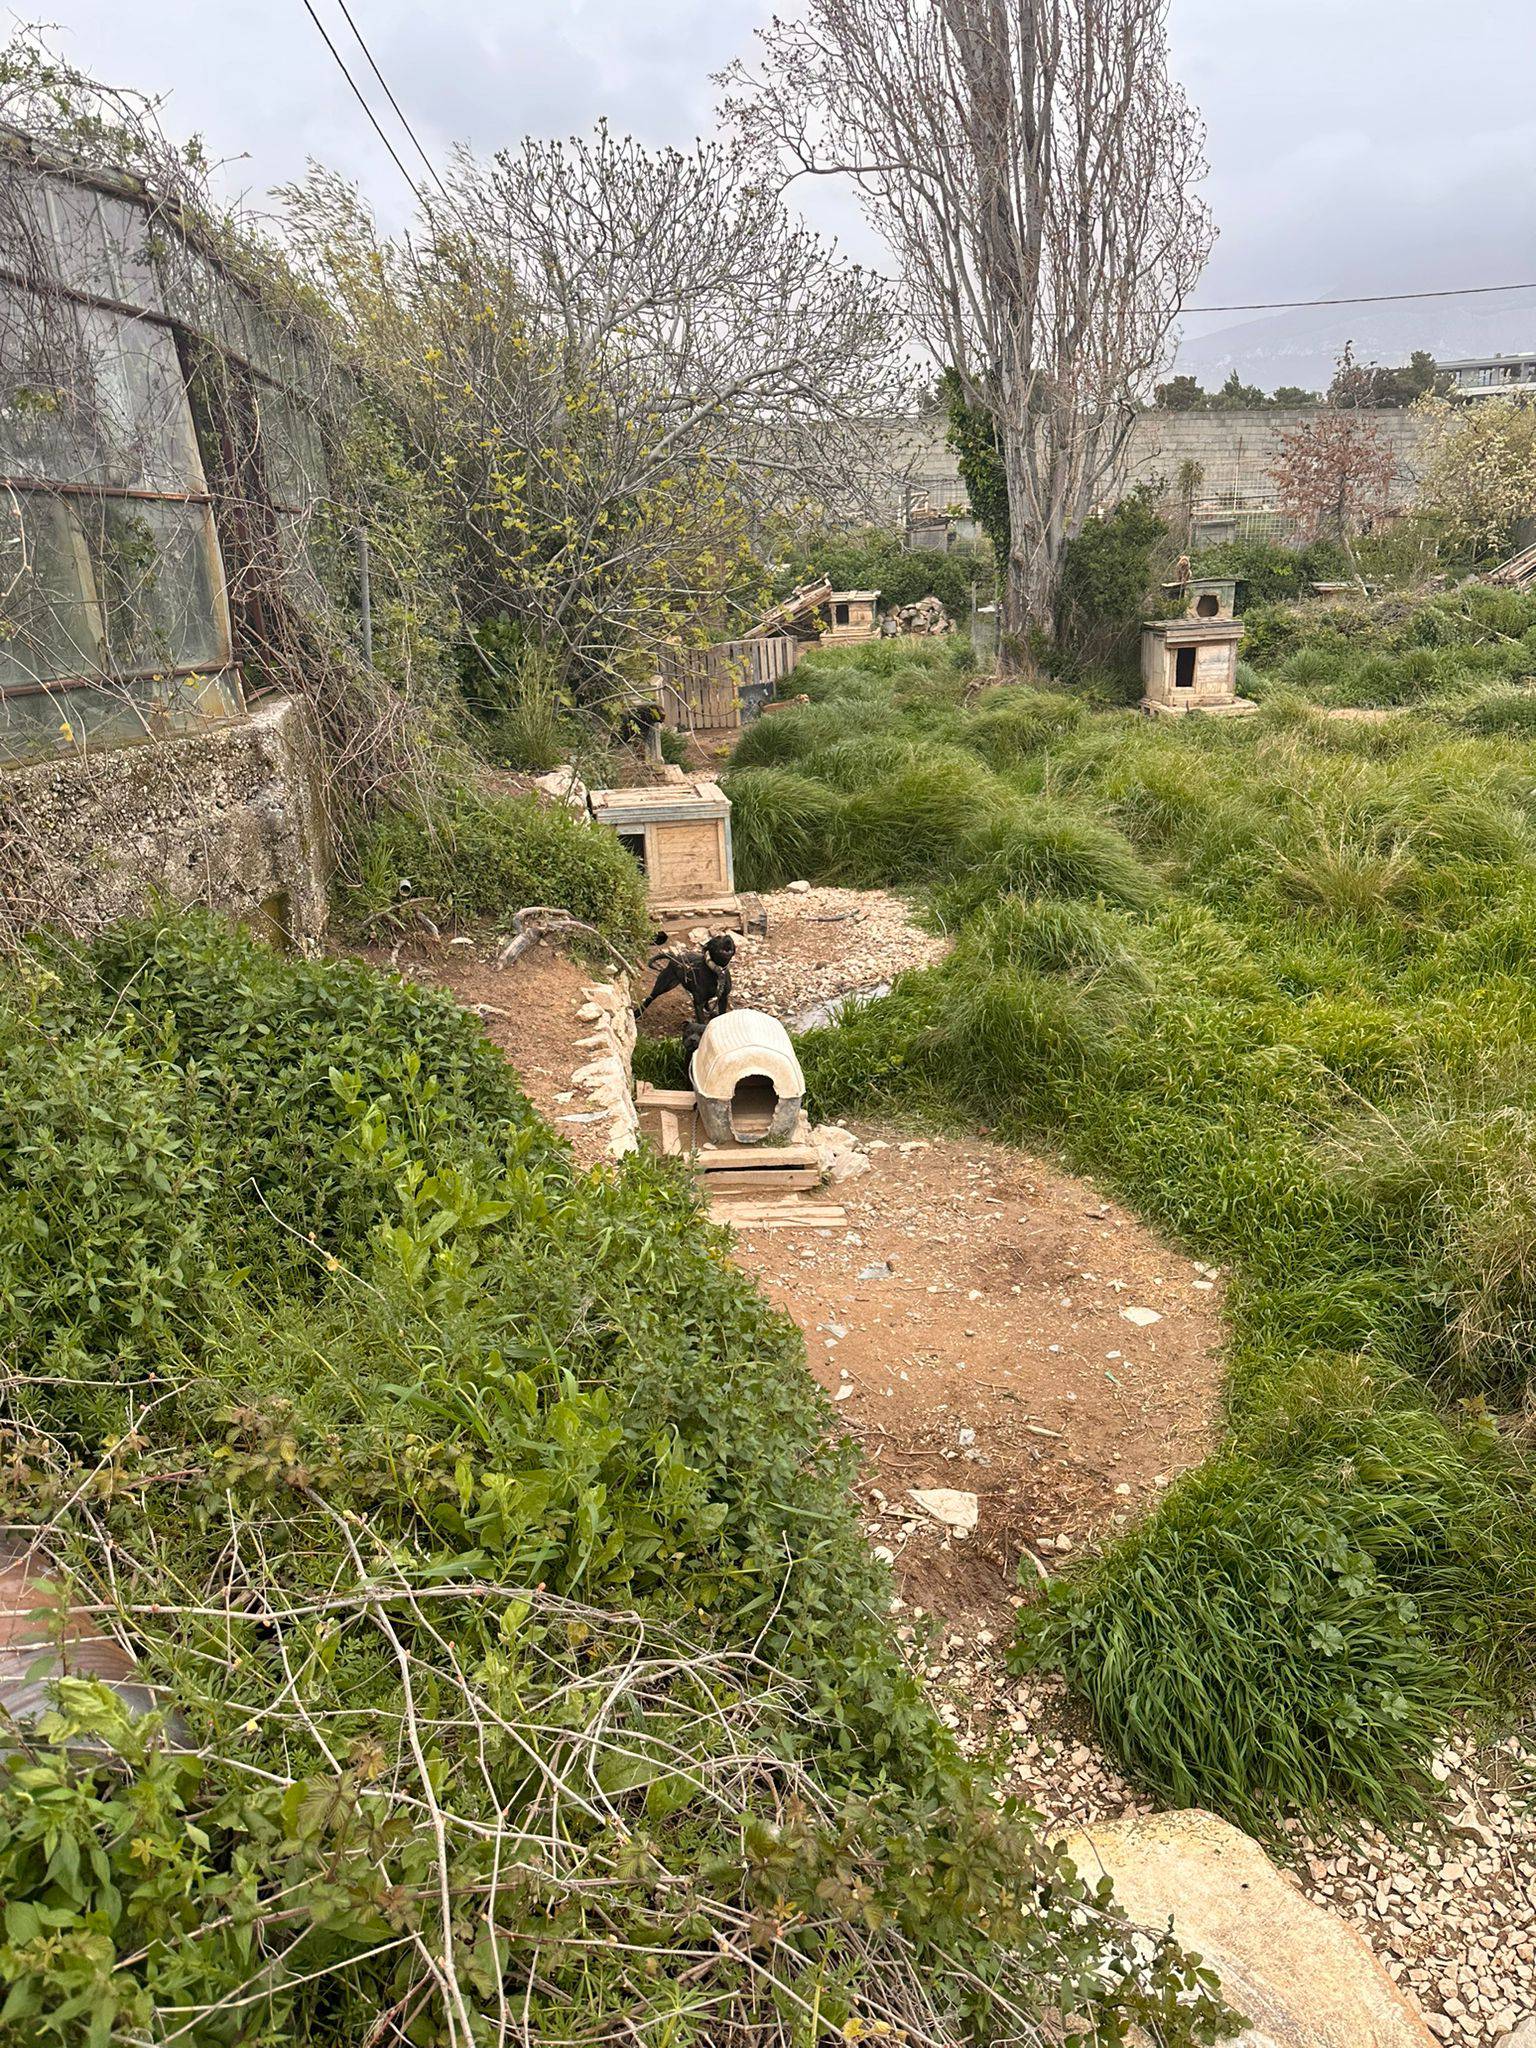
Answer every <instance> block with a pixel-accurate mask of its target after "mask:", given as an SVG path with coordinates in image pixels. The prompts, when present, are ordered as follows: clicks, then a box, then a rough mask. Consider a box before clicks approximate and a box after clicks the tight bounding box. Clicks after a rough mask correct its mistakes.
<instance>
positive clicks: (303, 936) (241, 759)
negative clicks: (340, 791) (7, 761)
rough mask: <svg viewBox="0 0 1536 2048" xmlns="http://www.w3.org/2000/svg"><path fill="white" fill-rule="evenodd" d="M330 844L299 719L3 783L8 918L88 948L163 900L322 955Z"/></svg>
mask: <svg viewBox="0 0 1536 2048" xmlns="http://www.w3.org/2000/svg"><path fill="white" fill-rule="evenodd" d="M329 879H330V859H329V833H328V830H327V826H326V818H325V807H324V792H323V785H322V779H321V774H320V759H319V751H318V743H317V741H316V738H315V734H314V730H313V727H312V725H311V723H310V720H309V718H308V716H307V714H306V713H305V711H304V709H303V707H302V705H300V704H298V703H295V702H292V701H289V700H288V699H282V700H279V701H276V702H272V703H266V704H260V705H258V706H257V707H256V709H255V710H254V711H252V712H251V713H250V714H249V716H242V717H240V718H237V719H231V720H230V721H229V722H228V723H227V724H224V725H216V726H209V727H207V728H205V729H203V730H201V731H197V732H190V733H185V734H180V735H178V736H176V737H174V738H169V739H149V740H145V741H144V742H142V743H141V744H140V745H137V746H127V747H108V748H103V749H101V750H100V751H90V752H86V753H84V754H75V755H69V756H60V757H58V758H56V759H50V760H46V761H29V762H25V763H22V764H20V765H17V766H10V767H6V768H3V769H0V916H3V920H4V922H5V924H6V925H7V926H8V927H9V928H10V929H11V930H13V931H15V930H18V929H25V928H27V927H29V926H36V925H43V924H50V925H57V926H60V927H62V928H64V929H65V930H68V931H71V932H74V933H76V934H77V935H80V936H86V935H88V934H89V933H90V932H92V931H94V930H97V929H99V928H100V927H101V926H103V925H106V924H109V923H111V922H112V920H113V919H114V918H118V917H124V916H128V915H130V914H132V913H133V912H136V911H141V910H143V909H144V908H145V907H146V906H147V905H148V903H149V901H150V898H151V896H152V895H154V894H159V895H161V896H165V897H168V898H169V899H170V900H171V901H172V902H175V903H188V904H190V903H202V904H206V905H208V907H209V908H211V909H214V910H223V911H227V912H229V913H231V914H232V915H234V916H237V917H241V918H244V919H246V920H248V921H249V922H250V923H252V924H254V925H257V926H258V927H260V928H262V929H264V930H266V931H268V932H270V933H271V934H272V935H273V936H277V937H281V938H282V939H283V940H285V941H286V942H288V943H290V944H292V945H294V946H296V947H298V948H299V949H300V950H301V951H312V950H314V949H315V948H316V947H317V946H318V944H319V941H320V938H321V936H322V934H323V933H324V930H325V919H326V906H327V888H328V884H329Z"/></svg>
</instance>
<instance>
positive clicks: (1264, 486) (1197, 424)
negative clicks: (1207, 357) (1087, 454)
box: [892, 407, 1424, 507]
mask: <svg viewBox="0 0 1536 2048" xmlns="http://www.w3.org/2000/svg"><path fill="white" fill-rule="evenodd" d="M1316 416H1317V408H1316V407H1311V408H1302V407H1297V408H1296V409H1295V410H1293V411H1292V410H1287V411H1284V412H1267V411H1253V412H1160V411H1157V410H1156V409H1153V410H1151V411H1149V412H1143V413H1138V414H1137V416H1136V419H1135V420H1134V422H1133V423H1132V426H1131V431H1130V435H1129V437H1128V439H1127V441H1126V445H1125V449H1124V451H1123V454H1122V457H1121V461H1120V466H1119V469H1118V471H1117V473H1116V475H1115V477H1114V479H1113V480H1112V483H1111V484H1110V486H1109V487H1108V489H1107V490H1106V494H1105V501H1104V502H1105V504H1106V505H1114V504H1118V503H1119V501H1120V499H1121V498H1122V497H1123V496H1124V495H1125V493H1126V492H1127V491H1129V490H1131V489H1133V488H1134V487H1135V486H1136V485H1137V484H1141V483H1148V484H1153V485H1158V484H1167V485H1168V486H1170V487H1171V486H1172V485H1173V484H1174V482H1175V481H1176V479H1177V477H1178V472H1179V467H1180V464H1181V463H1184V462H1198V463H1199V464H1200V466H1201V468H1202V469H1203V470H1204V471H1205V482H1204V486H1203V488H1204V490H1205V491H1207V492H1211V491H1226V490H1231V489H1237V490H1239V491H1246V492H1253V493H1255V494H1259V493H1266V492H1268V491H1269V490H1270V489H1271V488H1272V484H1271V477H1270V471H1271V470H1272V469H1273V467H1274V464H1275V462H1276V460H1277V459H1278V457H1279V454H1280V444H1281V440H1282V437H1283V436H1284V435H1286V434H1288V433H1293V432H1294V431H1295V430H1296V428H1298V427H1301V426H1305V425H1306V423H1307V422H1308V421H1309V420H1311V419H1315V418H1316ZM1370 418H1371V421H1372V424H1373V425H1374V426H1375V428H1376V430H1377V432H1378V434H1379V435H1380V436H1381V438H1382V439H1383V440H1384V441H1385V443H1386V444H1387V446H1388V447H1389V448H1390V449H1391V450H1392V452H1393V454H1394V456H1395V457H1396V458H1397V476H1396V479H1395V481H1394V483H1393V487H1392V492H1391V498H1390V502H1391V503H1392V505H1393V506H1394V507H1397V506H1404V505H1407V504H1409V503H1411V502H1412V499H1413V494H1414V491H1415V490H1416V488H1417V484H1418V454H1419V448H1420V446H1421V443H1422V441H1423V434H1424V429H1423V425H1422V423H1421V422H1420V421H1419V420H1418V419H1417V418H1416V417H1415V415H1414V414H1413V413H1411V412H1375V413H1372V414H1371V415H1370ZM892 447H893V457H892V460H893V465H896V466H904V467H905V469H906V471H907V473H908V474H910V475H914V476H924V477H932V478H939V479H945V480H951V479H952V480H953V481H952V483H950V482H948V481H946V482H945V483H944V485H943V489H942V490H941V495H944V494H946V493H948V492H950V491H951V490H952V492H953V494H954V495H955V496H957V497H960V498H963V497H964V495H965V494H964V490H963V487H962V486H961V485H960V483H959V479H958V476H957V475H956V472H955V458H954V455H953V453H952V452H951V451H950V449H949V448H948V447H946V445H945V441H944V423H943V421H942V420H941V419H937V418H935V419H930V420H925V421H920V422H913V423H912V424H910V425H908V426H906V427H903V428H901V429H900V430H899V431H898V432H897V433H895V434H894V435H893V438H892Z"/></svg>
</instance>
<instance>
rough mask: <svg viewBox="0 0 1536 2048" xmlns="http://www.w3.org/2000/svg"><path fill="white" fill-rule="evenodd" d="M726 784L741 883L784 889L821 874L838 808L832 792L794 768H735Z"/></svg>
mask: <svg viewBox="0 0 1536 2048" xmlns="http://www.w3.org/2000/svg"><path fill="white" fill-rule="evenodd" d="M724 787H725V793H726V795H727V796H728V797H729V798H730V800H731V840H732V847H733V851H734V856H735V867H736V880H737V883H738V884H739V886H741V887H742V888H745V889H782V888H783V887H784V885H785V884H786V883H787V882H794V881H800V880H803V879H804V878H806V877H807V876H810V875H817V874H820V873H822V872H823V870H824V869H825V867H826V865H827V862H828V858H829V850H830V847H831V843H832V838H833V833H834V830H835V827H836V823H837V817H838V813H839V811H840V809H841V807H842V799H841V798H840V797H839V796H838V794H837V793H836V791H835V790H831V789H829V788H828V787H827V785H826V784H825V783H824V782H818V781H816V780H814V778H812V777H811V776H809V775H801V774H798V773H797V772H796V771H795V770H794V769H793V768H738V769H733V770H732V772H731V773H730V774H729V775H728V776H727V777H726V779H725V785H724Z"/></svg>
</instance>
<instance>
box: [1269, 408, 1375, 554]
mask: <svg viewBox="0 0 1536 2048" xmlns="http://www.w3.org/2000/svg"><path fill="white" fill-rule="evenodd" d="M1270 475H1271V477H1272V478H1273V480H1274V484H1275V490H1276V495H1277V496H1278V498H1279V502H1280V509H1281V510H1282V511H1283V512H1286V513H1289V515H1290V516H1291V518H1293V519H1294V520H1295V521H1296V523H1297V525H1298V526H1299V527H1300V529H1301V532H1302V535H1303V537H1304V538H1305V539H1307V540H1316V539H1318V538H1319V537H1321V536H1326V537H1327V538H1329V539H1331V540H1336V541H1338V542H1339V544H1340V545H1341V546H1342V548H1343V549H1344V552H1345V554H1346V555H1347V556H1348V557H1349V565H1350V568H1351V569H1352V570H1353V571H1354V574H1355V580H1356V582H1360V565H1359V563H1358V562H1357V561H1356V559H1355V547H1354V539H1355V535H1356V534H1357V533H1359V532H1360V531H1361V530H1362V528H1363V527H1365V526H1366V525H1367V524H1368V523H1369V522H1370V521H1371V520H1372V519H1373V518H1375V517H1376V515H1377V514H1378V513H1380V512H1382V511H1384V510H1385V509H1386V505H1387V500H1388V498H1389V496H1390V495H1391V490H1392V485H1393V482H1394V480H1395V478H1396V476H1397V457H1396V456H1395V455H1394V454H1393V452H1392V450H1391V448H1390V447H1389V446H1388V445H1387V442H1386V441H1385V440H1384V439H1383V437H1382V432H1381V429H1380V427H1379V426H1377V424H1376V423H1375V421H1374V420H1373V419H1372V417H1371V415H1370V414H1369V413H1367V412H1360V411H1354V410H1351V409H1350V408H1348V407H1346V406H1337V405H1330V406H1326V407H1324V409H1323V410H1322V411H1321V412H1320V413H1319V414H1318V415H1317V417H1316V419H1313V420H1308V421H1307V422H1306V423H1305V424H1304V425H1303V426H1300V427H1297V428H1296V429H1295V430H1294V431H1293V432H1291V433H1289V434H1284V435H1282V436H1281V440H1280V454H1279V456H1278V457H1277V459H1276V461H1275V464H1274V467H1273V469H1272V470H1271V471H1270ZM1363 587H1364V586H1363V584H1362V588H1363Z"/></svg>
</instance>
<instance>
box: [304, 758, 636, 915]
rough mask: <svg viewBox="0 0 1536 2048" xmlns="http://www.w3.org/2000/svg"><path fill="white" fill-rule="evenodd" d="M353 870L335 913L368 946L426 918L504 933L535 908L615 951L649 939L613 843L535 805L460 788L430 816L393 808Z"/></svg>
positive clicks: (366, 828)
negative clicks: (545, 908)
mask: <svg viewBox="0 0 1536 2048" xmlns="http://www.w3.org/2000/svg"><path fill="white" fill-rule="evenodd" d="M351 866H352V874H351V878H350V880H349V881H348V883H347V884H346V885H345V886H344V887H343V888H342V890H341V891H340V894H339V904H338V907H339V909H340V912H341V915H342V918H343V919H344V921H345V923H346V925H347V926H348V928H349V929H351V930H352V931H354V932H356V933H358V934H360V935H364V936H373V935H377V934H378V933H381V932H388V931H394V930H399V929H401V928H402V927H404V926H407V925H409V924H410V923H412V922H413V921H416V920H419V919H421V918H423V917H427V918H430V919H431V920H432V922H433V923H434V924H436V925H438V926H440V927H441V926H444V925H448V926H453V925H460V924H470V923H477V922H480V921H482V920H485V919H490V920H492V921H499V922H500V923H502V924H503V925H505V924H506V923H507V922H508V921H509V920H510V919H511V916H512V913H513V912H514V911H517V910H520V909H522V908H523V907H524V906H525V905H527V904H532V903H540V904H547V905H550V906H552V907H553V908H556V909H560V910H566V911H569V912H570V914H571V915H572V916H573V917H578V918H580V919H582V920H583V922H585V923H587V924H591V925H593V926H595V927H596V928H597V930H598V931H599V932H601V933H602V934H603V936H604V937H605V938H606V939H607V940H608V942H609V943H610V944H611V945H613V946H616V947H618V948H619V949H620V950H621V951H623V950H626V949H628V950H633V949H635V948H637V947H642V946H643V945H644V944H645V941H646V939H647V938H648V937H649V936H650V920H649V919H648V917H647V915H646V909H645V886H644V883H643V881H642V879H641V876H640V872H639V870H638V868H637V867H636V866H635V863H634V862H633V860H631V859H630V857H629V855H628V854H627V853H626V852H625V851H624V849H623V847H622V846H620V844H619V842H618V840H617V838H616V837H615V835H614V834H613V833H611V832H601V831H596V830H594V829H593V827H592V826H591V825H589V824H588V823H587V822H586V821H585V820H584V819H582V818H579V817H577V816H576V815H575V814H574V813H573V812H571V811H569V810H567V809H565V808H564V807H563V806H562V805H559V804H546V803H541V802H540V801H539V800H538V799H537V798H536V797H531V796H527V797H498V796H491V795H488V794H487V793H486V792H484V791H482V790H475V789H467V788H466V789H458V790H453V791H450V792H449V793H447V794H446V795H445V796H443V797H442V798H441V799H440V800H439V801H437V802H435V803H433V804H432V805H431V807H430V810H428V809H423V808H418V807H416V806H412V805H407V804H401V805H398V806H396V807H395V808H392V809H389V810H386V811H383V812H381V813H380V814H379V815H378V816H377V817H375V818H373V819H370V820H369V821H368V822H367V823H366V824H364V825H363V826H362V827H361V828H360V829H359V830H358V831H357V832H356V833H355V834H354V835H353V841H352V862H351Z"/></svg>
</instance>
